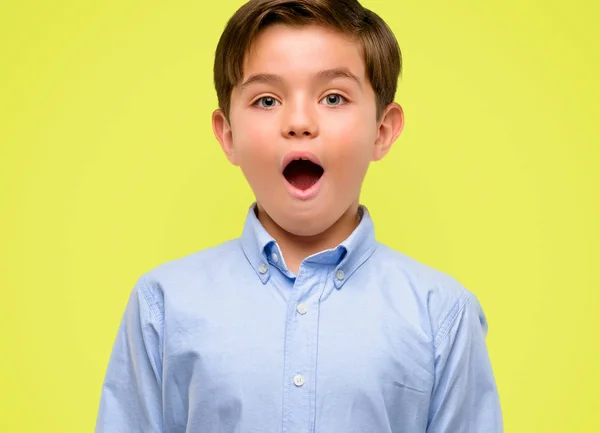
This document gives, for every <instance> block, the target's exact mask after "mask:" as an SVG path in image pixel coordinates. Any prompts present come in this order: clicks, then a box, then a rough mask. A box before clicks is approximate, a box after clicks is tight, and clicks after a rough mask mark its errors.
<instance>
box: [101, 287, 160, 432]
mask: <svg viewBox="0 0 600 433" xmlns="http://www.w3.org/2000/svg"><path fill="white" fill-rule="evenodd" d="M162 335H163V320H162V318H161V315H160V309H159V308H158V305H157V300H156V298H155V297H154V296H153V295H152V293H151V291H150V289H149V286H148V284H147V283H146V282H145V281H144V279H143V277H142V278H140V279H139V280H138V282H137V283H136V285H135V288H134V289H133V290H132V292H131V295H130V297H129V301H128V303H127V307H126V309H125V313H124V314H123V317H122V320H121V323H120V326H119V330H118V332H117V337H116V339H115V342H114V345H113V348H112V353H111V355H110V360H109V363H108V367H107V370H106V375H105V378H104V382H103V384H102V393H101V397H100V406H99V410H98V417H97V421H96V429H95V432H96V433H125V432H127V433H138V432H139V433H142V432H143V433H159V432H162V431H163V428H162V398H161V395H162V391H161V389H162V355H161V353H162Z"/></svg>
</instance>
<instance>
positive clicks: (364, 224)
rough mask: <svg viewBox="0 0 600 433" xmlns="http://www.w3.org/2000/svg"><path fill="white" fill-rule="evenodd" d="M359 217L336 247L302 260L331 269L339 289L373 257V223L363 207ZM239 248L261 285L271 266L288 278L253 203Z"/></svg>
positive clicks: (289, 273)
mask: <svg viewBox="0 0 600 433" xmlns="http://www.w3.org/2000/svg"><path fill="white" fill-rule="evenodd" d="M358 216H359V218H360V222H359V224H358V226H357V227H356V229H354V231H353V232H352V233H351V234H350V236H348V237H347V238H346V239H345V240H344V241H343V242H341V243H340V244H339V245H338V246H337V247H335V248H332V249H330V250H326V251H322V252H320V253H317V254H313V255H312V256H310V257H307V258H306V259H305V261H306V262H310V263H316V264H322V265H330V266H334V272H333V273H332V278H333V280H334V284H335V287H337V288H338V289H339V288H341V287H342V286H343V285H344V283H345V282H346V281H347V280H348V278H350V276H351V275H352V274H353V273H354V272H355V271H356V270H357V269H358V268H359V267H360V266H361V265H362V264H363V263H364V262H365V261H366V260H367V259H368V258H369V257H370V256H371V254H373V252H374V251H375V247H376V245H377V241H376V240H375V229H374V225H373V220H372V219H371V216H370V214H369V211H368V210H367V208H366V207H365V206H364V205H360V206H359V208H358ZM241 245H242V249H243V251H244V254H245V255H246V258H247V259H248V261H249V262H250V265H252V268H254V270H255V271H256V274H257V275H258V277H259V278H260V280H261V281H262V283H263V284H266V282H267V281H268V280H269V277H270V273H271V267H273V266H275V267H278V268H279V269H280V270H281V272H283V273H284V274H286V275H288V276H290V275H291V272H290V271H289V270H287V269H286V268H285V264H284V263H283V259H282V256H281V251H280V250H279V246H278V245H277V242H276V241H275V239H274V238H273V237H272V236H271V235H270V234H269V233H268V232H267V230H266V229H265V228H264V227H263V225H262V224H261V223H260V221H259V220H258V217H257V215H256V203H253V204H252V205H251V206H250V208H249V209H248V214H247V216H246V221H245V223H244V229H243V232H242V236H241Z"/></svg>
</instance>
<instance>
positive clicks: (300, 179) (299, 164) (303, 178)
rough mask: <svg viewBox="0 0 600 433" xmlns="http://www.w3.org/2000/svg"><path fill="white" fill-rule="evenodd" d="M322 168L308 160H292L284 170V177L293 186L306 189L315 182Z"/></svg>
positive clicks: (321, 172)
mask: <svg viewBox="0 0 600 433" xmlns="http://www.w3.org/2000/svg"><path fill="white" fill-rule="evenodd" d="M322 174H323V169H322V168H321V167H319V166H318V165H316V164H313V163H312V162H310V161H304V160H300V161H294V162H292V163H290V164H289V165H288V167H287V168H286V169H285V171H284V175H285V178H286V179H287V181H288V182H289V183H290V184H291V185H292V186H294V187H295V188H298V189H301V190H306V189H308V188H310V187H311V186H313V185H314V184H315V183H317V182H318V181H319V179H320V177H321V175H322Z"/></svg>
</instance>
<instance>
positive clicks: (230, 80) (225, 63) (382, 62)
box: [214, 0, 402, 119]
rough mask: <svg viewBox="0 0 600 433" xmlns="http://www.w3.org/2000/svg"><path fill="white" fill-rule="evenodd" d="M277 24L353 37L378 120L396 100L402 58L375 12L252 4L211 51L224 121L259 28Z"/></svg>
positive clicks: (272, 0) (288, 1)
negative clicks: (360, 51) (325, 29)
mask: <svg viewBox="0 0 600 433" xmlns="http://www.w3.org/2000/svg"><path fill="white" fill-rule="evenodd" d="M276 23H279V24H288V25H292V26H300V25H306V24H317V25H321V26H324V27H328V28H331V29H334V30H337V31H339V32H341V33H343V34H345V35H348V36H350V37H352V38H354V39H356V40H357V41H358V42H359V43H360V44H361V45H362V47H363V53H364V54H363V55H364V59H363V60H364V62H365V66H366V73H367V77H368V78H369V82H370V83H371V86H372V87H373V90H374V92H375V99H376V106H377V113H376V116H377V118H378V119H379V117H380V116H381V114H382V112H383V109H384V108H385V107H386V106H387V105H388V104H390V103H392V102H393V101H394V97H395V95H396V87H397V85H398V77H399V76H400V74H401V71H402V54H401V52H400V47H399V46H398V42H397V41H396V38H395V37H394V34H393V33H392V31H391V30H390V28H389V27H388V26H387V24H386V23H385V22H384V21H383V20H382V19H381V18H380V17H379V16H378V15H377V14H375V13H374V12H371V11H370V10H368V9H366V8H364V7H363V6H362V5H361V4H360V3H359V2H358V1H357V0H250V1H248V2H247V3H246V4H244V5H243V6H242V7H241V8H239V9H238V10H237V12H236V13H235V14H234V15H233V16H232V17H231V19H230V20H229V22H228V23H227V26H226V27H225V30H224V31H223V34H222V35H221V38H220V40H219V43H218V45H217V50H216V53H215V64H214V82H215V89H216V91H217V97H218V100H219V108H220V109H221V110H222V111H223V113H224V114H225V116H226V118H227V119H229V108H230V101H231V92H232V91H233V88H234V87H235V86H236V85H237V84H238V83H239V82H240V80H241V79H242V78H243V63H244V58H245V56H246V54H247V53H248V50H249V49H250V47H251V45H252V42H253V41H254V39H255V38H256V36H257V34H258V33H259V32H260V31H261V30H264V29H265V28H266V27H267V26H269V25H271V24H276Z"/></svg>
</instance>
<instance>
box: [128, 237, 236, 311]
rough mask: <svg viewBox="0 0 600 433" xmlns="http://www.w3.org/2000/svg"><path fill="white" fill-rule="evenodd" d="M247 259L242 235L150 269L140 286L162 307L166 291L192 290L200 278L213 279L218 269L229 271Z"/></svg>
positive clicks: (157, 306) (150, 299)
mask: <svg viewBox="0 0 600 433" xmlns="http://www.w3.org/2000/svg"><path fill="white" fill-rule="evenodd" d="M243 260H246V258H245V256H244V253H243V251H242V249H241V246H240V240H239V238H236V239H232V240H229V241H226V242H223V243H221V244H219V245H216V246H213V247H209V248H206V249H202V250H199V251H195V252H193V253H190V254H187V255H184V256H182V257H179V258H176V259H173V260H169V261H167V262H163V263H161V264H159V265H157V266H155V267H153V268H151V269H149V270H148V271H146V272H145V273H143V274H142V275H141V276H140V277H139V279H138V281H137V283H136V289H137V291H138V293H139V294H140V295H141V296H143V297H144V298H145V299H146V301H147V303H148V304H149V305H150V307H151V308H153V306H156V308H158V309H160V310H162V309H163V308H164V298H165V295H169V294H173V295H176V294H177V292H188V293H189V291H190V290H193V288H194V287H195V286H197V284H198V282H206V281H207V280H210V278H211V276H214V275H215V273H216V272H222V271H223V272H227V271H228V268H235V267H236V266H239V264H240V262H241V261H243Z"/></svg>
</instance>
